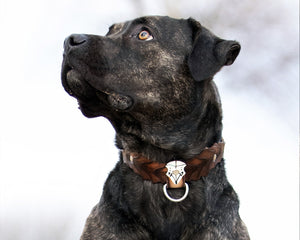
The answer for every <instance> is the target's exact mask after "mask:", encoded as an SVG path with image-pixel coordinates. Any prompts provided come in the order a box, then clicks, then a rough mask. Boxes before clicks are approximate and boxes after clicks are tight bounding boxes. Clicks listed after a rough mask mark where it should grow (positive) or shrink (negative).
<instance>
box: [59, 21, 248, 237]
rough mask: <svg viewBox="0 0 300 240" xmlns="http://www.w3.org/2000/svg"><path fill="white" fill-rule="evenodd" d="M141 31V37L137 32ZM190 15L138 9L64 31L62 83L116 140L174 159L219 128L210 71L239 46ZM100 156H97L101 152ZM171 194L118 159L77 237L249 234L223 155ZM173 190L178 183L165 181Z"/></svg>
mask: <svg viewBox="0 0 300 240" xmlns="http://www.w3.org/2000/svg"><path fill="white" fill-rule="evenodd" d="M141 31H147V32H148V33H149V34H150V35H149V36H151V37H150V38H149V39H147V40H149V41H146V40H140V39H139V37H138V36H139V33H140V32H141ZM239 51H240V45H239V43H237V42H235V41H226V40H223V39H220V38H218V37H217V36H215V35H214V34H213V33H211V32H210V31H209V30H207V29H206V28H204V27H203V26H201V25H200V23H198V22H197V21H195V20H193V19H187V20H185V19H172V18H169V17H158V16H152V17H142V18H138V19H134V20H132V21H128V22H125V23H120V24H114V25H113V26H111V27H110V29H109V32H108V33H107V35H106V36H104V37H102V36H96V35H71V36H70V37H68V38H67V39H66V40H65V52H64V60H63V67H62V83H63V86H64V88H65V89H66V91H67V92H68V93H69V94H70V95H72V96H74V97H76V98H77V100H78V102H79V106H80V109H81V111H82V113H83V114H84V115H85V116H87V117H97V116H104V117H106V118H107V119H108V120H109V121H110V122H111V124H112V125H113V127H114V128H115V130H116V142H117V146H118V148H119V149H121V150H122V149H126V151H132V152H139V153H141V154H142V155H143V156H145V157H147V158H149V159H151V160H153V161H157V162H162V163H167V162H168V161H171V160H174V159H180V160H182V161H184V160H187V159H190V158H192V157H193V156H195V155H197V154H199V153H200V152H201V150H203V149H204V148H205V147H209V146H211V145H212V144H213V143H215V142H218V141H219V140H220V139H221V138H222V111H221V102H220V98H219V94H218V91H217V88H216V86H215V84H214V82H213V80H212V78H213V76H214V75H215V74H216V72H218V71H219V70H220V68H221V67H222V66H224V65H230V64H232V63H233V62H234V60H235V58H236V57H237V55H238V54H239ZM100 158H101V156H100ZM188 184H189V186H190V192H189V195H188V197H187V198H186V199H185V200H184V201H182V202H180V203H173V202H171V201H169V200H168V199H166V197H165V196H164V194H163V185H162V184H160V183H157V184H153V183H152V182H150V181H147V180H143V179H142V178H141V177H140V176H139V175H137V174H136V173H134V172H133V171H132V169H130V168H129V167H128V165H126V164H125V163H123V160H122V155H121V154H120V159H119V162H118V163H117V165H116V167H115V169H114V170H113V171H112V172H111V173H110V175H109V177H108V179H107V181H106V183H105V185H104V189H103V195H102V197H101V200H100V202H99V203H98V204H97V205H96V206H95V207H94V209H93V210H92V212H91V214H90V216H89V217H88V219H87V222H86V226H85V229H84V232H83V234H82V236H81V240H116V239H122V240H150V239H151V240H248V239H249V236H248V233H247V229H246V227H245V225H244V224H243V222H242V221H241V219H240V217H239V213H238V209H239V201H238V197H237V195H236V193H235V191H234V190H233V188H232V187H231V185H230V184H229V182H228V181H227V178H226V174H225V169H224V159H223V160H222V161H221V163H219V164H218V165H217V166H216V167H215V168H214V169H212V170H211V172H210V173H209V175H208V176H207V177H202V178H201V179H200V180H197V181H191V182H189V183H188ZM168 191H169V193H170V195H172V196H173V197H180V196H182V194H183V191H184V190H183V189H170V190H168Z"/></svg>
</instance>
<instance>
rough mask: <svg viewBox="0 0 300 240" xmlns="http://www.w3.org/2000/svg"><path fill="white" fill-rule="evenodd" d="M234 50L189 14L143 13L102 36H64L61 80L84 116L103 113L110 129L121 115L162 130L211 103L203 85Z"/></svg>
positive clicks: (230, 58) (120, 121) (231, 59)
mask: <svg viewBox="0 0 300 240" xmlns="http://www.w3.org/2000/svg"><path fill="white" fill-rule="evenodd" d="M239 51H240V45H239V43H237V42H235V41H226V40H223V39H220V38H219V37H217V36H215V35H214V34H213V33H211V32H210V31H209V30H207V29H206V28H204V27H203V26H201V25H200V23H198V22H197V21H195V20H193V19H187V20H183V19H181V20H178V19H172V18H169V17H157V16H153V17H142V18H138V19H135V20H132V21H127V22H124V23H120V24H114V25H112V26H111V27H110V29H109V32H108V33H107V34H106V36H97V35H86V34H84V35H71V36H70V37H68V38H67V39H66V40H65V43H64V59H63V66H62V83H63V86H64V88H65V90H66V91H67V92H68V93H69V94H70V95H72V96H74V97H75V98H77V99H78V102H79V105H80V109H81V111H82V113H83V114H84V115H85V116H87V117H96V116H104V117H107V118H108V119H109V120H110V121H111V122H112V124H113V125H114V127H115V128H116V129H117V131H118V129H119V130H120V129H121V125H124V124H123V123H124V122H126V121H127V120H128V121H129V122H132V121H134V122H135V125H136V126H140V127H139V128H140V129H141V128H143V129H147V127H145V126H150V125H153V126H155V125H156V126H161V127H167V126H171V125H172V124H173V123H175V122H177V121H179V120H182V119H183V118H185V117H186V116H190V114H191V113H192V112H195V108H196V107H197V108H198V109H199V111H200V110H201V108H202V107H204V105H203V104H204V103H203V101H206V102H207V98H211V102H214V101H216V102H218V100H217V98H218V96H217V94H216V93H215V90H211V89H212V87H211V85H210V84H209V82H211V79H212V78H213V76H214V75H215V74H216V73H217V72H218V71H219V70H220V69H221V67H222V66H224V65H230V64H232V63H233V62H234V60H235V58H236V57H237V55H238V54H239ZM205 86H207V87H205ZM209 86H210V87H209ZM205 88H209V89H205ZM207 92H211V94H210V96H208V95H207ZM205 99H206V100H205ZM202 110H203V109H202ZM193 117H194V118H196V115H195V116H193ZM193 117H192V118H193ZM197 117H199V116H197ZM189 118H191V116H190V117H189ZM129 119H130V120H129ZM128 128H131V131H132V132H134V130H133V127H128ZM135 131H137V129H135ZM149 131H150V130H149ZM151 131H154V130H153V129H152V130H151ZM158 131H160V130H158ZM170 131H172V130H170Z"/></svg>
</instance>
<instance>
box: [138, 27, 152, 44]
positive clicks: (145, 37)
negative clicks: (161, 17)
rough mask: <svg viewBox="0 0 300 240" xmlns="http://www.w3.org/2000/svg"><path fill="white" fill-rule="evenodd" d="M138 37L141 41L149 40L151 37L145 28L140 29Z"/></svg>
mask: <svg viewBox="0 0 300 240" xmlns="http://www.w3.org/2000/svg"><path fill="white" fill-rule="evenodd" d="M138 38H139V39H140V40H143V41H150V40H152V39H153V37H152V35H151V34H150V33H149V32H148V31H147V30H143V31H141V32H140V33H139V35H138Z"/></svg>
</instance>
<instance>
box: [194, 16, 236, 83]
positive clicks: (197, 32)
mask: <svg viewBox="0 0 300 240" xmlns="http://www.w3.org/2000/svg"><path fill="white" fill-rule="evenodd" d="M189 21H190V22H191V24H193V31H194V36H195V37H194V43H193V47H192V51H191V53H190V55H189V57H188V66H189V69H190V72H191V74H192V76H193V78H194V79H195V80H196V81H201V80H205V79H209V78H212V77H213V76H214V75H215V74H216V73H217V72H218V71H219V70H220V69H221V68H222V67H223V66H224V65H231V64H232V63H233V62H234V60H235V59H236V57H237V56H238V54H239V52H240V49H241V46H240V44H239V43H238V42H236V41H227V40H223V39H220V38H218V37H217V36H215V35H214V34H212V33H211V32H210V31H209V30H207V29H206V28H204V27H202V26H201V25H200V23H198V22H197V21H195V20H193V19H189Z"/></svg>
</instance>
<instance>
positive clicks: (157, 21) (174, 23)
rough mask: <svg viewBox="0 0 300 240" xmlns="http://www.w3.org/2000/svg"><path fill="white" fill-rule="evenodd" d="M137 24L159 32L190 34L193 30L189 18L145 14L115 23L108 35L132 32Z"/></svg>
mask: <svg viewBox="0 0 300 240" xmlns="http://www.w3.org/2000/svg"><path fill="white" fill-rule="evenodd" d="M136 26H146V27H149V28H151V29H152V30H156V31H157V33H168V32H169V33H171V34H173V33H176V34H177V35H178V34H181V35H188V34H189V33H190V31H191V26H190V24H189V21H188V20H187V19H175V18H171V17H168V16H144V17H140V18H136V19H133V20H129V21H125V22H121V23H115V24H113V25H112V26H110V28H109V32H108V33H107V35H110V34H116V33H122V34H123V33H126V32H128V31H129V32H130V31H131V30H132V29H134V27H136Z"/></svg>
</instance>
